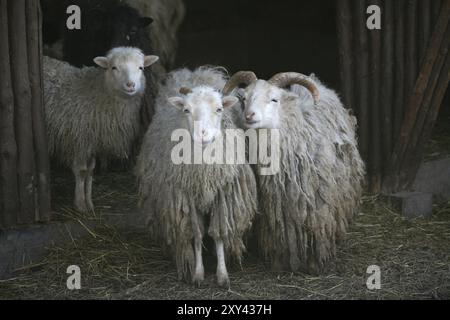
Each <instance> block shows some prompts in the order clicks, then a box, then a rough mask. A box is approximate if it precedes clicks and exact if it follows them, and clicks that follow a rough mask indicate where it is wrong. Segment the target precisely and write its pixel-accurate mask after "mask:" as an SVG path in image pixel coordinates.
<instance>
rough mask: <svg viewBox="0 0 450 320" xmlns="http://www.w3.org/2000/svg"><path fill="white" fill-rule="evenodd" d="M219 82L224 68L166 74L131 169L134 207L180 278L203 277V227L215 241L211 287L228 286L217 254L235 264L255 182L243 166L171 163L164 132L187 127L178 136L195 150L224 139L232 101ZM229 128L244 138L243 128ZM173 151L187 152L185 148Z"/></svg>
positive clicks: (248, 222) (250, 215) (247, 225)
mask: <svg viewBox="0 0 450 320" xmlns="http://www.w3.org/2000/svg"><path fill="white" fill-rule="evenodd" d="M225 83H226V80H225V75H224V73H223V72H221V71H220V70H219V69H217V68H210V67H201V68H199V69H197V70H195V71H189V70H187V69H181V70H178V71H174V72H172V73H170V74H169V76H168V79H167V81H166V84H165V85H164V86H162V87H161V89H160V93H159V97H158V99H157V103H156V106H157V109H156V113H155V117H154V118H153V122H152V123H151V124H150V127H149V129H148V132H147V134H146V136H145V138H144V142H143V145H142V149H141V154H140V155H139V158H138V165H137V169H136V172H137V175H138V177H139V188H140V207H141V208H142V210H143V212H144V213H145V215H146V216H147V217H148V224H149V226H150V228H151V231H152V235H153V236H154V237H155V238H156V239H157V240H159V242H160V243H161V244H162V246H163V247H165V248H168V249H169V251H168V252H169V253H170V254H171V255H172V257H173V258H174V260H175V262H176V265H177V270H178V275H179V278H180V280H181V279H184V280H189V279H190V280H192V281H193V282H194V283H196V284H200V283H201V282H202V281H203V279H204V268H203V261H202V245H203V236H204V233H205V232H208V234H209V235H210V236H211V238H212V239H214V241H215V245H216V251H217V252H216V253H217V259H218V260H217V261H218V263H217V281H218V284H219V285H221V286H226V285H228V284H229V278H228V272H227V269H226V264H225V253H228V255H229V256H231V257H234V258H235V259H236V260H237V261H240V259H241V256H242V254H243V251H244V249H245V247H244V243H243V236H244V233H245V232H246V231H247V230H248V229H249V228H250V226H251V223H252V219H253V216H254V214H255V211H256V205H257V203H256V202H257V201H256V200H257V199H256V182H255V177H254V175H253V172H252V169H251V167H250V166H249V165H247V164H207V163H203V162H201V163H198V164H193V163H195V162H191V163H192V164H191V163H189V162H188V163H180V164H175V163H176V162H174V161H173V159H172V153H173V152H175V151H174V150H176V149H174V148H175V147H176V145H177V142H176V141H173V140H172V134H173V133H175V132H176V131H177V130H180V129H182V130H184V131H185V132H187V133H188V134H189V137H188V138H186V140H188V141H189V142H192V145H193V149H194V150H195V149H196V148H200V151H201V152H203V151H204V150H205V148H208V147H209V146H211V145H212V144H213V143H217V141H220V142H219V144H220V145H222V146H223V143H224V142H225V139H222V140H219V139H220V138H221V137H222V136H223V134H224V132H225V130H227V129H236V126H235V125H234V122H233V120H232V118H233V117H232V116H233V114H232V112H233V111H232V110H231V107H232V105H234V104H235V103H237V102H238V99H237V98H236V97H231V96H223V95H222V94H221V92H220V91H221V89H222V88H223V86H224V85H225ZM183 87H189V88H190V89H186V88H183ZM182 88H183V89H182ZM180 89H182V90H181V92H182V93H180V91H179V90H180ZM174 106H175V107H174ZM235 133H236V134H237V135H238V136H239V137H240V138H241V139H245V137H244V131H243V130H238V132H235ZM175 140H177V138H176V139H175ZM243 141H245V140H243ZM184 142H186V141H184ZM197 151H198V149H197ZM235 152H236V151H235V150H234V148H233V150H232V153H233V154H234V153H235ZM176 153H177V154H178V152H176ZM181 153H183V156H186V155H187V153H189V154H191V152H190V151H189V152H188V151H186V150H184V151H182V152H181ZM185 153H186V154H185ZM236 153H237V152H236ZM244 153H245V149H244ZM188 157H189V156H188ZM189 158H190V157H189Z"/></svg>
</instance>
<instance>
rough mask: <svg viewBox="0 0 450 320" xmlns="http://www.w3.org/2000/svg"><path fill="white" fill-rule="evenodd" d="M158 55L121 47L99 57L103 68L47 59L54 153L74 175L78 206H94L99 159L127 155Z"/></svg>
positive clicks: (48, 120) (47, 112)
mask: <svg viewBox="0 0 450 320" xmlns="http://www.w3.org/2000/svg"><path fill="white" fill-rule="evenodd" d="M157 60H158V57H157V56H144V54H143V53H142V52H141V51H140V50H139V49H136V48H130V47H118V48H114V49H112V50H111V51H110V52H109V53H108V54H107V56H106V57H97V58H95V59H94V61H95V63H96V64H97V65H98V66H100V67H101V68H95V67H85V68H82V69H78V68H75V67H73V66H71V65H69V64H68V63H65V62H61V61H58V60H55V59H52V58H49V57H44V67H43V74H44V106H45V121H46V125H47V134H48V140H49V152H50V154H51V155H52V156H54V157H55V158H57V159H58V160H60V161H61V162H62V163H63V164H64V165H66V166H68V167H70V168H71V169H72V171H73V173H74V175H75V185H76V186H75V207H76V208H77V209H78V210H79V211H83V212H84V211H87V210H93V209H94V205H93V203H92V179H93V171H94V168H95V159H96V157H99V156H101V157H105V156H106V157H108V156H114V157H117V158H120V159H126V158H127V157H128V155H129V153H130V148H131V146H132V143H133V141H134V140H135V138H136V137H137V135H138V134H139V131H140V120H139V110H140V106H141V99H142V94H143V92H144V90H145V77H144V74H143V70H144V68H145V67H148V66H150V65H152V64H153V63H155V62H156V61H157Z"/></svg>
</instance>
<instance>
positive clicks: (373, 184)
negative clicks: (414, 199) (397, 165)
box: [367, 0, 386, 193]
mask: <svg viewBox="0 0 450 320" xmlns="http://www.w3.org/2000/svg"><path fill="white" fill-rule="evenodd" d="M370 3H371V4H374V5H377V6H379V7H381V2H380V1H379V0H372V1H371V2H370ZM385 27H386V26H385ZM368 35H369V39H370V63H369V66H370V77H369V81H370V86H369V88H370V89H369V97H370V98H369V97H368V101H367V104H368V105H369V108H370V112H369V114H370V152H369V157H370V159H371V161H370V165H371V170H370V171H371V176H370V192H372V193H379V192H380V190H381V139H380V126H381V123H380V87H381V81H380V75H381V74H380V68H381V31H380V30H376V29H375V30H369V31H368Z"/></svg>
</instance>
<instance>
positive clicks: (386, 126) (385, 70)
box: [380, 0, 395, 175]
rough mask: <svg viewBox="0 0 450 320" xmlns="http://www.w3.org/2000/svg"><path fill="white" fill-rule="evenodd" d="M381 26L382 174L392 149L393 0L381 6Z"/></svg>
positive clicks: (384, 171) (385, 171)
mask: <svg viewBox="0 0 450 320" xmlns="http://www.w3.org/2000/svg"><path fill="white" fill-rule="evenodd" d="M383 9H384V11H383V19H382V21H383V28H382V48H381V55H382V57H381V61H382V70H381V72H382V76H381V78H382V83H381V97H380V99H381V125H382V130H381V134H382V146H383V148H382V149H383V152H382V153H383V155H382V160H383V164H384V165H383V175H385V174H386V173H387V165H388V163H389V160H390V157H391V153H392V149H393V142H392V141H393V139H394V137H393V121H392V120H393V115H394V47H395V44H394V38H395V21H394V17H395V16H394V2H393V1H389V0H387V1H384V7H383Z"/></svg>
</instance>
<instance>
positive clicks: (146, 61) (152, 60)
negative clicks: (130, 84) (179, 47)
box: [144, 56, 159, 67]
mask: <svg viewBox="0 0 450 320" xmlns="http://www.w3.org/2000/svg"><path fill="white" fill-rule="evenodd" d="M158 60H159V57H158V56H145V58H144V67H149V66H151V65H152V64H154V63H155V62H156V61H158Z"/></svg>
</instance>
